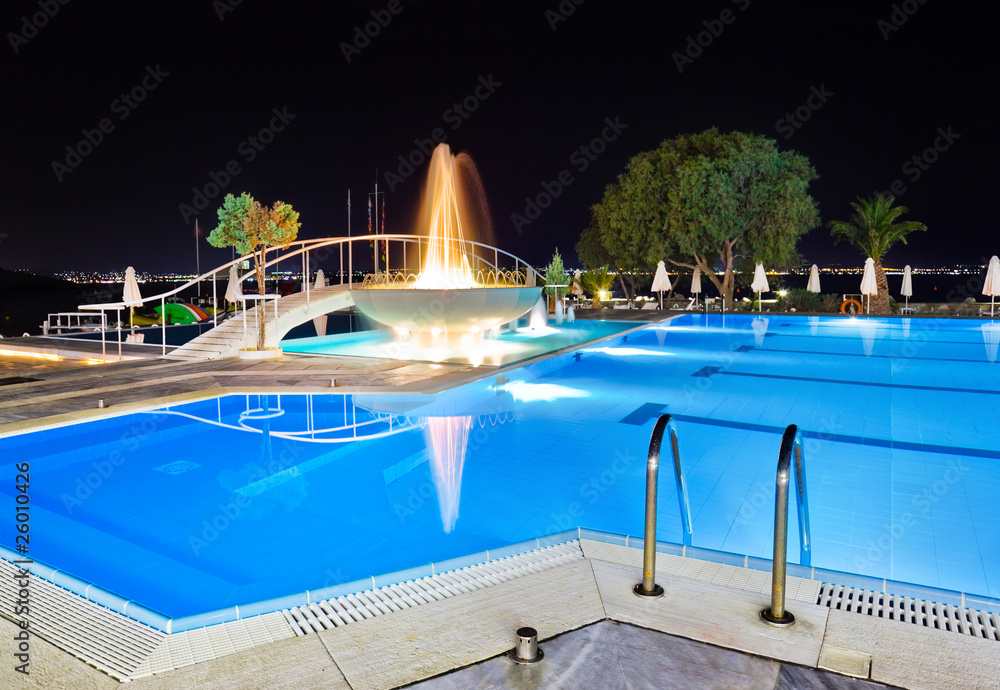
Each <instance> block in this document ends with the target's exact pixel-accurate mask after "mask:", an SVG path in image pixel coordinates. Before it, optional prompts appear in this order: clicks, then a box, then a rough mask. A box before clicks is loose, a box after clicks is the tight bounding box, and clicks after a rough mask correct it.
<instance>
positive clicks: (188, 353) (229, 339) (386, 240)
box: [80, 235, 540, 360]
mask: <svg viewBox="0 0 1000 690" xmlns="http://www.w3.org/2000/svg"><path fill="white" fill-rule="evenodd" d="M369 243H375V247H374V257H369V256H366V257H365V260H364V261H362V262H358V265H359V267H360V266H363V269H362V268H359V269H358V270H357V271H356V269H355V261H354V254H355V253H358V252H359V245H360V246H361V248H362V249H363V250H364V251H365V253H366V254H367V253H368V252H369V251H370V250H369V247H368V245H369ZM428 244H429V240H428V239H427V238H426V237H419V236H414V235H360V236H357V237H327V238H321V239H314V240H298V241H295V242H292V243H290V244H288V245H286V246H283V247H274V248H270V249H268V250H267V251H266V252H265V254H264V258H265V262H264V270H265V275H267V273H268V272H274V271H277V270H280V269H281V268H282V267H281V264H282V263H284V262H289V261H291V262H293V263H294V265H295V271H293V273H295V274H298V273H299V264H301V269H300V270H301V278H302V290H301V291H299V292H297V293H294V294H291V295H285V296H281V295H278V294H253V293H250V294H243V296H242V297H241V298H240V302H241V303H242V304H241V306H243V309H242V310H241V312H240V313H238V314H237V315H235V316H229V317H228V318H227V314H226V313H225V312H223V314H222V318H221V319H220V318H219V316H220V315H219V311H220V310H219V309H216V312H215V315H214V316H213V317H212V319H213V326H214V327H213V328H212V329H211V330H209V331H207V332H205V333H203V334H201V335H200V336H198V337H197V338H195V339H193V340H191V341H190V342H188V343H186V344H185V345H182V346H180V347H178V348H176V349H174V350H172V351H171V352H170V353H169V354H167V351H166V347H167V346H166V327H167V326H166V319H163V321H164V323H163V325H162V327H163V329H164V330H163V343H164V344H163V350H162V353H163V355H164V356H166V357H169V358H172V359H186V360H204V359H216V358H219V357H234V356H237V355H238V354H239V353H240V350H245V349H247V348H248V347H249V348H252V347H255V346H256V343H257V339H258V332H259V328H260V325H261V323H262V322H263V324H264V327H265V328H264V334H265V342H264V346H265V348H275V347H277V346H278V343H280V342H281V339H282V338H284V337H285V335H287V334H288V332H289V331H291V330H292V329H293V328H295V327H296V326H299V325H301V324H304V323H306V322H308V321H311V320H313V319H314V318H316V317H318V316H323V315H325V314H329V313H332V312H335V311H339V310H342V309H348V308H350V307H353V306H354V301H353V299H352V297H351V288H352V287H360V285H359V284H360V283H361V282H362V281H360V280H357V279H356V273H364V274H367V273H368V272H369V271H368V269H369V268H372V269H373V271H372V273H373V274H374V275H375V276H376V277H378V278H379V281H380V282H385V281H388V282H390V283H396V282H399V283H406V282H408V279H409V278H411V277H412V276H413V275H415V274H416V273H418V272H419V271H420V267H421V266H422V265H423V258H424V256H425V253H426V251H427V247H428ZM460 244H461V245H462V249H463V251H464V253H465V255H466V257H467V258H468V260H469V265H470V268H471V269H472V271H473V274H474V275H479V276H485V277H487V278H486V281H479V282H487V283H488V281H489V277H491V276H492V277H494V279H495V276H498V275H501V274H509V273H512V272H513V273H515V274H516V273H522V274H523V275H524V276H525V282H526V283H527V284H528V285H535V284H536V282H537V280H538V278H539V275H540V274H539V273H538V271H536V270H535V269H534V268H533V267H532V266H531V265H529V264H528V263H527V262H525V261H523V260H522V259H520V258H518V257H516V256H514V255H513V254H511V253H509V252H506V251H504V250H502V249H498V248H497V247H493V246H490V245H487V244H483V243H481V242H473V241H468V240H466V241H463V242H460ZM345 255H346V256H345ZM380 255H383V256H384V257H385V258H384V259H383V258H381V257H380ZM247 261H249V262H251V264H252V262H253V254H248V255H246V256H241V257H239V258H238V259H234V260H233V261H229V262H228V263H225V264H222V265H221V266H218V267H216V268H214V269H212V270H210V271H208V272H206V273H203V274H202V275H200V276H198V277H197V278H194V279H192V280H190V281H188V282H187V283H185V284H183V285H181V286H179V287H177V288H174V289H173V290H170V291H168V292H164V293H161V294H158V295H152V296H148V297H143V298H142V299H141V300H140V301H138V302H133V303H129V304H126V303H125V302H112V303H104V304H88V305H82V306H80V309H81V310H89V311H100V312H101V313H102V317H103V316H104V315H105V314H106V312H108V311H114V312H116V314H118V315H120V313H121V310H123V309H124V310H127V309H129V308H135V307H140V306H142V305H156V304H159V305H160V307H161V312H160V313H161V315H162V314H165V313H166V303H167V301H168V300H169V299H170V298H176V297H178V296H179V295H180V294H181V293H182V292H184V291H185V290H188V289H189V288H191V287H192V286H194V285H196V284H198V283H203V282H209V281H211V283H212V304H213V305H218V304H220V303H222V302H223V296H224V294H225V290H223V291H222V292H221V293H220V291H219V289H218V287H219V286H218V283H219V281H220V280H226V281H228V279H229V274H230V270H231V269H232V267H234V266H236V267H239V266H240V265H242V264H243V263H244V262H247ZM286 266H287V263H286ZM317 269H323V271H324V273H326V274H327V275H328V276H329V277H331V278H332V284H329V285H327V286H326V287H323V288H319V289H317V288H315V287H313V285H312V283H313V281H314V280H315V278H314V277H313V276H314V275H315V272H316V270H317ZM248 280H256V273H255V272H254V270H253V269H251V270H249V271H248V272H246V273H244V274H243V275H242V276H240V278H239V285H240V292H241V293H242V292H243V286H244V284H245V282H246V281H248ZM337 280H339V282H335V281H337ZM247 302H260V303H261V304H260V305H259V306H258V308H256V309H247V308H246V307H247ZM116 321H118V323H119V329H118V334H117V341H118V343H119V344H120V343H121V337H122V334H121V329H120V323H121V322H120V320H119V319H117V318H116ZM102 322H104V323H106V322H107V321H106V319H104V318H102ZM102 340H103V333H102ZM119 354H120V349H119Z"/></svg>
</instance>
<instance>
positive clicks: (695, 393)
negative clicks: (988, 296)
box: [0, 315, 1000, 617]
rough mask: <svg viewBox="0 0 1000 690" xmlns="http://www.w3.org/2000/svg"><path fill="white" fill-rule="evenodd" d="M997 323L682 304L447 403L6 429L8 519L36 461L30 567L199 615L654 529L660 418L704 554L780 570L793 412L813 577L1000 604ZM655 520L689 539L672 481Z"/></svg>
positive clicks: (215, 403)
mask: <svg viewBox="0 0 1000 690" xmlns="http://www.w3.org/2000/svg"><path fill="white" fill-rule="evenodd" d="M996 335H997V332H996V331H995V330H994V329H993V327H992V326H991V325H990V324H989V323H987V322H982V321H950V320H927V319H923V320H918V319H894V320H879V319H850V318H835V317H829V318H822V317H775V316H770V317H767V318H753V317H748V316H726V317H725V318H724V320H723V317H720V316H708V317H706V316H701V315H685V316H682V317H679V318H677V319H674V320H673V321H671V322H670V323H669V324H663V325H658V326H651V327H648V328H645V329H643V330H641V331H637V332H634V333H631V334H629V335H627V336H618V337H616V338H614V339H613V340H611V341H605V342H603V343H601V344H600V345H597V346H591V347H584V348H583V349H582V350H579V351H578V352H575V353H568V354H564V355H560V356H557V357H553V358H549V359H546V360H542V361H540V362H538V363H536V364H532V365H529V366H527V367H522V368H519V369H514V370H509V371H506V372H503V373H502V374H494V375H492V376H490V377H488V378H484V379H482V380H480V381H477V382H474V383H470V384H467V385H464V386H462V387H459V388H456V389H454V390H451V391H448V392H446V393H442V394H438V395H392V394H383V395H357V396H342V395H324V396H284V395H283V396H276V395H270V396H229V397H225V398H221V399H213V400H209V401H204V402H198V403H191V404H186V405H181V406H177V407H171V408H165V409H162V410H157V411H152V412H148V413H141V414H133V415H127V416H123V417H117V418H112V419H106V420H102V421H97V422H90V423H86V424H79V425H75V426H69V427H62V428H59V429H53V430H48V431H43V432H37V433H33V434H25V435H21V436H11V437H7V438H3V439H0V452H2V453H3V457H4V458H5V462H4V465H3V471H2V475H0V491H2V496H3V499H2V500H3V504H4V506H5V508H4V510H6V511H8V512H9V513H13V500H14V499H13V496H14V488H13V483H14V472H13V461H12V460H6V459H14V458H16V461H17V462H23V461H24V460H28V461H30V463H31V466H32V469H31V472H32V534H33V535H34V536H33V538H32V556H33V557H34V558H36V559H38V560H39V561H43V562H45V563H48V564H49V565H51V566H53V567H55V568H58V569H60V570H61V571H63V572H65V573H68V574H71V575H73V576H75V577H77V578H80V579H81V580H84V581H88V582H93V583H96V584H97V585H100V586H101V587H103V588H104V589H107V590H109V591H111V592H114V593H116V594H118V595H120V596H122V597H124V598H127V599H131V600H134V601H137V602H139V603H141V604H143V605H144V606H147V607H149V608H151V609H153V610H155V611H159V612H161V613H163V614H164V615H166V616H168V617H183V616H190V615H194V614H198V613H202V612H205V611H214V610H218V609H222V608H225V607H229V606H234V605H245V604H249V603H251V602H258V601H261V600H265V599H273V598H275V597H281V596H284V595H289V594H292V593H297V592H302V591H304V590H309V589H311V590H315V589H318V588H322V587H329V586H331V585H335V584H337V583H343V582H350V581H353V580H357V579H361V578H365V577H368V576H370V575H373V574H379V573H385V572H390V571H396V570H401V569H406V568H410V567H414V566H419V565H421V564H426V563H428V562H432V561H434V562H440V561H443V560H447V559H449V558H453V557H456V556H459V555H462V554H467V553H472V552H477V551H482V550H484V549H493V548H497V547H500V546H503V545H507V544H511V543H515V542H520V541H524V540H527V539H531V538H534V537H538V536H543V535H550V534H554V533H557V532H562V531H564V530H568V529H573V528H576V527H584V528H590V529H597V530H603V531H607V532H614V533H620V534H631V535H641V534H642V524H643V500H644V481H645V454H646V450H647V446H648V443H649V434H650V431H651V430H652V427H653V424H654V423H655V420H656V418H657V416H658V415H659V414H661V413H662V412H670V413H671V414H673V415H674V417H675V419H676V420H677V425H678V430H679V434H680V446H681V453H682V458H683V463H684V466H685V470H686V472H687V481H688V487H689V495H690V503H691V510H692V515H693V543H694V545H695V546H697V547H703V548H708V549H717V550H722V551H728V552H733V553H738V554H747V555H751V556H761V557H768V556H770V553H771V545H772V539H773V533H772V529H773V528H772V521H773V500H774V499H773V495H774V488H773V487H774V473H775V464H776V459H777V451H778V444H779V441H780V438H781V433H782V431H783V430H784V427H785V426H786V425H787V424H790V423H795V424H798V425H799V426H800V428H802V429H803V431H804V434H805V438H806V445H805V450H806V460H807V476H808V485H809V494H810V495H809V502H810V509H811V513H810V518H811V522H812V537H813V556H812V564H813V565H814V566H817V567H820V568H827V569H832V570H841V571H848V572H852V573H860V574H863V575H870V576H872V577H877V578H888V579H893V580H899V581H905V582H914V583H918V584H923V585H929V586H935V587H943V588H947V589H953V590H958V591H962V592H968V593H971V594H978V595H987V596H994V597H996V596H1000V575H998V573H1000V567H998V566H1000V514H998V513H997V511H996V509H995V502H996V497H997V496H998V495H1000V472H998V466H1000V425H998V417H1000V398H998V396H1000V366H998V365H997V364H996V363H995V360H996V354H997V344H998V342H1000V339H998V338H997V337H996ZM659 512H660V515H659V521H658V529H659V532H658V538H659V539H661V540H667V541H675V542H679V541H680V522H679V515H678V509H677V503H676V499H675V496H674V494H673V488H672V481H671V480H670V478H669V477H661V492H660V505H659ZM789 529H790V535H789V540H790V542H791V543H792V544H794V543H795V541H794V540H795V539H796V538H797V537H796V534H795V532H796V525H795V524H794V520H793V521H791V522H790V524H789ZM0 544H3V545H4V546H7V547H8V548H11V547H13V535H11V534H5V535H4V536H3V537H2V538H0ZM790 560H792V561H795V560H796V555H795V554H794V553H792V550H790ZM275 608H277V607H275Z"/></svg>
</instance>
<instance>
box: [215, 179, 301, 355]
mask: <svg viewBox="0 0 1000 690" xmlns="http://www.w3.org/2000/svg"><path fill="white" fill-rule="evenodd" d="M299 226H301V223H299V214H298V212H297V211H295V210H294V209H293V208H292V207H291V205H290V204H286V203H285V202H283V201H275V202H274V204H273V205H272V206H270V207H268V206H262V205H261V204H260V203H259V202H257V201H255V200H254V198H253V197H252V196H250V195H249V194H247V193H246V192H243V193H242V194H240V195H239V196H238V197H234V196H233V195H232V194H227V195H226V198H225V199H224V200H223V202H222V207H221V208H220V209H219V224H218V225H217V226H216V228H215V229H214V230H212V234H210V235H209V236H208V243H209V244H210V245H212V246H213V247H220V248H221V247H235V248H236V251H238V252H239V253H240V254H241V255H246V254H251V253H252V254H253V263H254V271H255V272H256V274H257V291H258V293H259V294H261V295H263V294H265V293H266V292H267V290H266V287H265V284H264V264H265V263H267V262H266V260H265V259H266V254H267V250H268V249H270V248H272V247H285V246H288V245H289V244H290V243H291V242H293V241H294V240H295V238H296V237H297V236H298V233H299ZM257 308H258V309H260V310H261V314H260V316H261V318H260V332H259V333H258V334H257V349H258V350H263V349H264V324H265V322H266V314H267V311H266V309H265V306H264V304H263V300H261V304H259V305H257Z"/></svg>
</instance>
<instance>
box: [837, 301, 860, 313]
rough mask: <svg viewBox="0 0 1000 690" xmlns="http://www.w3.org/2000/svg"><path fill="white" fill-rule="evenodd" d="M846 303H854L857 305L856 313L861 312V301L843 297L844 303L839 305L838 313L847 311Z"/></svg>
mask: <svg viewBox="0 0 1000 690" xmlns="http://www.w3.org/2000/svg"><path fill="white" fill-rule="evenodd" d="M848 304H856V305H858V312H857V313H859V314H860V313H861V302H859V301H858V300H856V299H845V300H844V303H843V304H841V305H840V313H841V314H846V313H847V305H848Z"/></svg>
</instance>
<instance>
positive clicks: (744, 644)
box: [0, 540, 1000, 690]
mask: <svg viewBox="0 0 1000 690" xmlns="http://www.w3.org/2000/svg"><path fill="white" fill-rule="evenodd" d="M582 545H583V546H582V550H583V555H584V556H588V555H589V557H582V558H579V559H578V560H575V561H573V562H570V563H567V564H564V565H561V566H558V567H555V568H552V569H549V570H544V571H542V572H536V573H530V574H526V575H524V576H522V577H519V578H516V579H514V580H511V581H508V582H504V583H501V584H497V585H494V586H492V587H487V588H484V589H480V590H477V591H473V592H467V593H463V594H459V595H457V596H454V597H451V598H448V599H444V600H442V601H436V602H432V603H428V604H425V605H423V606H420V607H417V608H411V609H406V610H402V611H397V612H394V613H391V614H387V615H382V616H377V617H374V618H370V619H367V620H361V621H358V622H356V623H353V624H351V625H348V626H345V627H338V628H334V629H330V630H324V631H321V632H318V633H311V634H307V635H304V636H300V637H294V638H289V639H284V640H281V641H278V642H273V643H270V644H267V645H263V646H258V647H254V648H252V649H247V650H245V651H242V652H238V653H235V654H230V655H228V656H223V657H220V658H217V659H214V660H211V661H206V662H202V663H199V664H195V665H189V666H183V667H181V668H177V669H175V670H172V671H168V672H165V673H162V674H158V675H154V676H147V677H144V678H138V679H136V680H133V681H131V683H130V685H133V686H134V687H136V688H139V689H150V690H152V689H159V688H195V687H197V688H273V687H308V688H353V689H355V690H359V689H376V688H391V687H400V686H405V685H409V684H412V683H421V681H426V682H423V683H421V684H420V685H417V687H427V688H463V689H465V688H484V689H485V688H525V689H527V688H539V687H572V688H582V689H583V688H594V689H601V690H603V689H605V688H732V687H747V688H803V687H815V688H821V687H822V688H851V689H854V690H862V689H875V688H883V687H887V686H888V687H907V688H942V687H948V688H990V687H996V679H997V678H998V677H1000V654H998V651H997V649H998V648H997V645H998V643H997V642H994V641H990V640H984V639H979V638H974V637H969V636H964V635H960V634H956V633H953V632H946V631H941V630H934V629H928V628H924V627H920V626H916V625H909V624H905V623H900V622H897V621H889V620H885V619H880V618H875V617H871V616H865V615H861V614H858V613H853V612H847V611H840V610H835V609H829V608H826V607H824V606H817V605H816V604H813V603H810V602H809V601H806V600H804V599H806V598H808V597H809V592H810V588H809V586H808V581H799V582H790V583H789V584H790V587H789V600H788V602H787V608H788V609H789V610H790V611H792V613H793V614H794V615H795V616H796V623H795V624H794V625H792V626H790V627H787V628H774V627H770V626H768V625H766V624H764V623H762V622H761V621H760V620H759V618H758V612H759V611H760V609H761V608H762V607H764V606H766V605H767V603H768V602H767V596H766V595H765V594H763V593H761V591H760V590H761V588H762V585H763V587H764V588H766V586H767V580H768V579H769V578H766V574H762V573H759V572H755V571H746V572H744V573H742V575H741V574H740V573H735V574H734V573H733V572H732V566H724V565H720V564H707V565H704V566H703V567H701V568H699V569H697V570H696V571H690V570H689V571H688V574H687V575H688V576H681V575H676V574H674V573H673V572H671V570H672V568H671V567H670V566H671V559H669V558H667V559H664V560H666V561H667V562H666V563H664V566H665V567H664V566H661V570H660V571H659V573H660V574H658V577H657V582H658V583H659V584H660V585H662V586H663V587H664V589H665V590H666V594H665V595H664V596H663V597H662V598H658V599H646V598H639V597H636V596H635V595H634V594H633V593H632V591H631V588H632V585H633V584H635V582H636V581H637V580H638V579H639V577H640V570H641V569H640V568H639V567H638V565H637V564H636V560H637V559H639V558H640V557H641V552H640V551H639V550H638V549H631V548H626V547H615V546H609V545H606V544H603V545H601V546H602V547H603V548H595V547H594V544H593V543H589V542H588V541H587V540H582ZM658 560H659V559H658ZM736 570H740V569H736ZM761 575H765V577H764V578H761ZM762 579H763V582H762ZM719 580H725V581H727V582H728V584H725V585H723V584H718V581H719ZM523 626H530V627H534V628H535V629H536V630H537V631H538V635H539V646H540V648H541V649H542V650H543V652H544V653H545V658H544V659H543V660H542V661H541V662H539V663H538V664H536V665H533V666H517V665H515V664H514V663H513V662H511V661H510V660H508V659H507V658H506V657H505V656H504V654H505V652H507V651H509V650H510V649H511V648H512V647H513V643H514V631H515V630H517V629H518V628H520V627H523ZM15 633H16V628H15V626H14V624H13V623H11V622H10V621H8V620H6V619H0V635H2V636H3V638H4V639H6V640H10V639H12V638H13V636H14V634H15ZM10 644H11V643H10V642H7V643H4V647H5V648H6V647H8V646H10ZM31 645H32V646H31V655H32V656H31V671H32V673H31V676H30V677H28V678H22V679H20V681H19V682H18V681H14V680H13V678H14V675H15V672H14V671H13V668H12V666H13V663H10V662H8V663H7V664H5V665H4V666H3V668H0V685H2V686H3V687H38V688H73V690H78V689H80V688H96V689H99V688H113V687H116V686H119V685H120V684H119V683H118V681H116V680H114V679H112V678H110V677H109V676H107V675H104V674H103V673H102V672H100V671H98V670H96V669H94V668H92V667H90V666H88V665H86V664H84V663H83V662H82V661H79V660H77V659H75V658H73V657H72V656H70V655H69V654H67V653H64V652H62V651H60V650H59V649H57V648H56V647H54V646H52V645H50V644H48V643H47V642H45V641H44V640H41V639H39V638H37V637H36V638H33V640H32V643H31ZM5 656H6V655H5ZM8 658H9V657H8ZM831 670H836V671H840V672H841V673H833V672H830V671H831ZM845 674H855V675H856V676H861V677H860V678H858V677H852V676H850V675H845Z"/></svg>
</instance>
